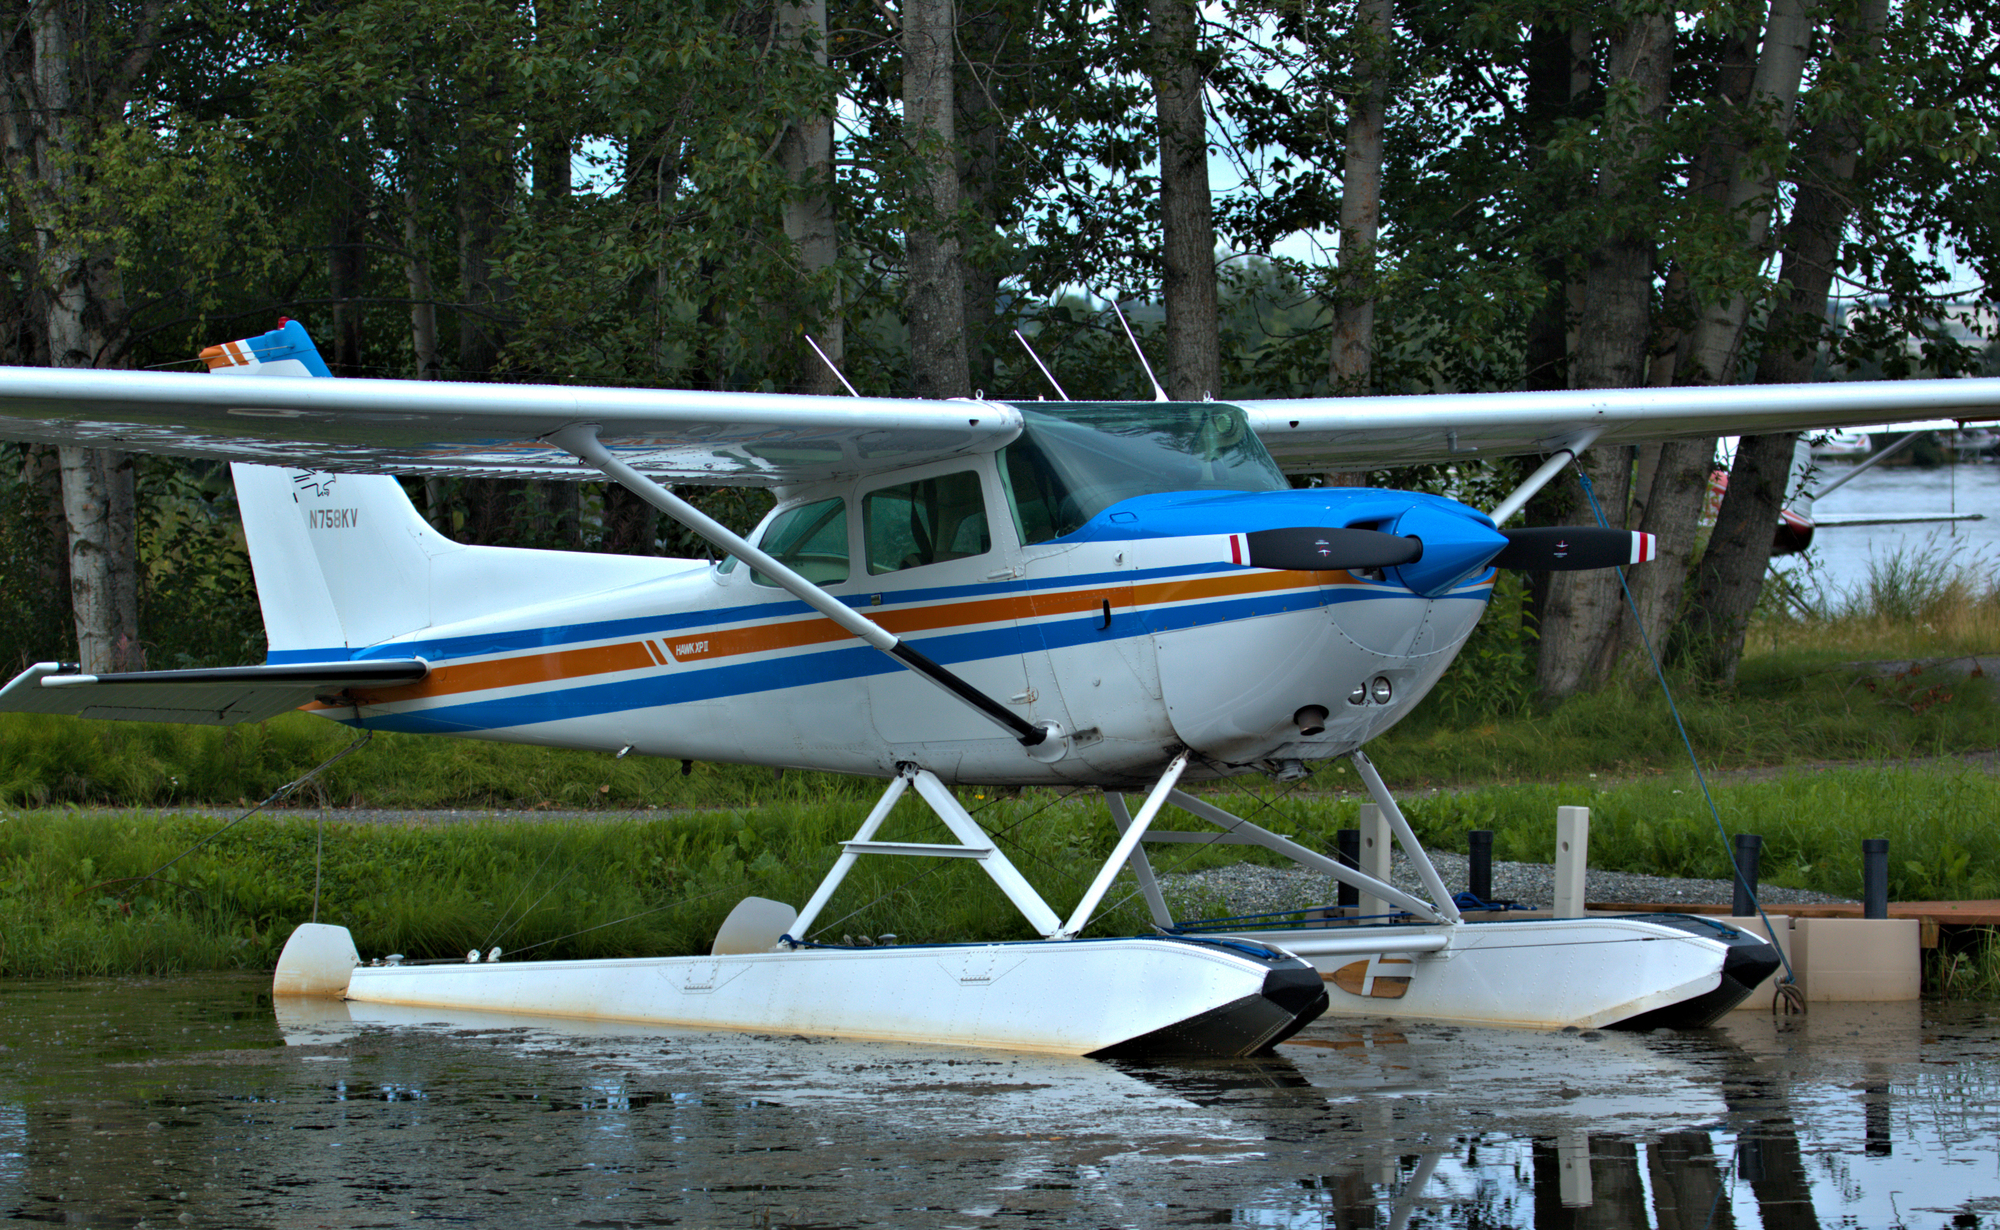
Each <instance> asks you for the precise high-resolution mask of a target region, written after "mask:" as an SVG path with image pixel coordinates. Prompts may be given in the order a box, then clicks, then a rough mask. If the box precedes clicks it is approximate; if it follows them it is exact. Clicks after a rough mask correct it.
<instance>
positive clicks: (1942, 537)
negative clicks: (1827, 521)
mask: <svg viewBox="0 0 2000 1230" xmlns="http://www.w3.org/2000/svg"><path fill="white" fill-rule="evenodd" d="M1850 468H1851V467H1849V466H1847V465H1845V464H1842V463H1838V462H1834V463H1822V477H1821V478H1820V479H1819V483H1820V485H1822V486H1823V485H1825V484H1827V483H1831V482H1834V481H1836V480H1838V479H1839V478H1840V477H1841V475H1842V474H1844V473H1846V472H1847V470H1849V469H1850ZM1919 512H1921V513H1946V512H1961V513H1968V512H1976V513H1984V514H1986V519H1985V520H1984V521H1960V522H1949V523H1945V524H1942V525H1940V524H1920V525H1867V526H1861V525H1857V526H1846V527H1843V526H1834V525H1822V526H1820V527H1819V528H1818V530H1816V531H1815V532H1814V534H1813V545H1812V549H1811V550H1810V551H1808V552H1807V553H1806V555H1805V558H1804V560H1803V561H1800V560H1799V559H1797V558H1796V557H1794V558H1793V559H1789V560H1783V561H1780V562H1779V567H1780V568H1783V569H1786V570H1795V569H1800V568H1803V569H1804V570H1805V573H1806V575H1807V577H1808V578H1810V580H1811V581H1812V582H1813V583H1814V584H1816V585H1817V586H1818V587H1819V588H1820V589H1821V590H1822V592H1828V591H1832V590H1842V591H1845V590H1852V589H1853V588H1854V587H1855V586H1857V585H1865V584H1866V583H1867V580H1868V568H1869V564H1870V562H1871V561H1875V560H1882V559H1887V558H1888V557H1890V556H1892V555H1895V554H1896V553H1898V552H1903V553H1906V554H1908V553H1915V552H1920V551H1932V552H1936V553H1937V554H1939V555H1940V556H1942V557H1945V558H1949V559H1952V560H1954V561H1956V562H1958V563H1959V564H1961V565H1964V566H1967V567H1980V568H1983V569H1984V570H1985V571H1986V572H1988V573H1989V574H1990V573H1992V572H1993V571H1995V570H1996V569H2000V465H1994V464H1979V465H1950V466H1940V467H1938V468H1937V469H1934V470H1920V469H1918V468H1916V467H1914V466H1877V467H1875V468H1874V469H1872V470H1868V471H1866V472H1865V473H1862V474H1860V475H1858V476H1857V477H1856V478H1855V479H1854V480H1853V481H1852V482H1850V483H1848V484H1847V485H1845V486H1843V487H1842V488H1841V489H1840V490H1838V491H1836V492H1834V493H1833V494H1832V495H1830V496H1827V497H1826V499H1824V500H1822V501H1819V502H1818V503H1816V504H1815V505H1814V507H1813V513H1814V515H1816V516H1818V515H1826V516H1833V515H1836V514H1838V515H1842V516H1849V515H1875V516H1880V515H1886V514H1891V513H1919Z"/></svg>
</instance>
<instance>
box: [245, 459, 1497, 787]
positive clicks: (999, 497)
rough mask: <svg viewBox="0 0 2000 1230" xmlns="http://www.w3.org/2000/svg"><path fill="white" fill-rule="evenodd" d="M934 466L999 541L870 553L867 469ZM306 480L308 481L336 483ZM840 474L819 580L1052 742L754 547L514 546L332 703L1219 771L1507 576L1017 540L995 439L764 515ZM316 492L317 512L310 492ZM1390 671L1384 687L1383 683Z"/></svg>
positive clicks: (948, 775) (990, 775) (634, 743)
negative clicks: (1314, 568) (390, 669)
mask: <svg viewBox="0 0 2000 1230" xmlns="http://www.w3.org/2000/svg"><path fill="white" fill-rule="evenodd" d="M932 471H936V472H939V473H943V472H946V471H950V472H953V473H955V474H960V475H962V474H964V473H965V472H966V471H972V472H973V473H975V474H977V476H978V478H979V480H980V484H981V490H982V492H983V499H984V500H985V502H986V505H987V507H986V509H985V522H986V525H987V526H990V527H991V528H990V532H988V533H987V535H986V537H985V539H984V540H983V541H980V542H973V543H971V544H970V545H973V546H980V547H983V548H984V549H980V550H974V551H971V552H969V553H966V554H964V555H962V556H960V557H958V558H950V559H940V560H938V561H937V562H933V563H927V564H924V565H922V566H896V565H895V564H893V563H892V564H888V565H885V564H883V563H880V562H878V561H876V560H874V559H872V558H871V557H870V554H869V551H870V543H871V538H870V535H871V532H872V533H873V534H874V535H875V538H876V539H878V540H879V539H880V538H881V537H882V536H883V531H882V529H881V528H880V527H875V526H870V525H869V524H867V523H866V522H865V520H864V512H865V511H866V510H867V509H869V508H871V507H875V505H871V504H870V503H869V501H868V497H869V495H870V494H871V492H873V491H875V490H877V489H880V488H887V487H897V486H898V485H902V486H907V485H908V484H910V483H912V482H913V481H917V482H920V481H922V480H923V479H924V478H926V477H927V476H931V473H932ZM330 490H331V491H333V492H334V494H332V495H329V496H327V497H326V498H327V499H329V500H331V501H334V502H338V501H339V500H340V499H341V498H342V497H341V496H340V495H339V494H338V487H337V486H336V487H334V488H330ZM1301 494H1304V493H1301ZM298 495H299V500H300V503H301V504H302V505H306V504H309V503H310V502H311V501H312V500H314V499H315V498H318V497H316V496H315V495H314V494H313V491H312V489H311V488H307V489H305V490H302V491H300V492H299V493H298ZM829 500H840V501H844V504H843V505H842V506H841V512H840V514H839V515H840V516H843V517H844V518H845V519H846V521H847V525H846V533H845V540H846V541H847V542H850V543H853V544H855V546H854V549H853V550H852V552H851V554H850V556H849V558H847V559H845V560H840V561H831V560H819V561H817V563H818V565H819V566H821V567H823V568H825V569H826V570H827V571H829V572H834V571H838V572H840V573H841V574H842V575H843V576H844V579H841V580H834V581H829V582H825V583H824V585H823V588H824V589H825V590H826V592H828V593H829V594H831V595H834V596H835V597H837V598H839V599H840V600H841V601H842V602H844V603H846V604H848V605H849V606H851V607H853V608H855V609H856V610H858V611H860V612H862V613H863V614H865V615H866V616H868V617H869V618H871V619H873V620H875V621H877V622H878V623H880V624H882V625H883V626H884V627H886V628H888V629H889V630H890V631H891V632H894V633H896V634H898V635H899V636H902V637H904V638H905V639H906V640H907V642H908V643H909V644H910V645H911V646H913V647H914V648H916V649H917V650H919V651H920V652H922V653H923V654H925V655H926V656H928V657H930V658H932V659H934V660H936V661H937V662H939V663H942V664H943V665H944V666H946V667H947V668H949V669H950V670H952V671H954V672H956V673H957V674H958V675H960V676H961V677H962V678H964V679H965V680H966V681H968V682H969V683H971V684H972V685H973V686H975V687H977V688H979V689H980V690H982V691H984V692H985V693H986V694H987V695H989V696H991V697H994V698H995V699H997V700H999V701H1001V702H1002V703H1004V704H1006V705H1008V706H1009V707H1010V708H1012V709H1013V710H1015V711H1017V712H1018V713H1019V714H1020V715H1021V716H1022V717H1023V718H1025V719H1027V720H1028V721H1030V722H1043V721H1052V722H1055V723H1058V724H1060V726H1061V727H1062V728H1063V730H1064V731H1065V732H1067V735H1068V745H1067V751H1066V753H1065V754H1064V755H1063V756H1062V757H1061V758H1060V759H1057V760H1055V761H1054V762H1053V763H1048V762H1046V761H1045V760H1044V759H1038V758H1035V757H1031V756H1029V755H1028V754H1027V753H1026V752H1025V751H1024V749H1023V748H1022V747H1021V745H1020V744H1019V743H1018V742H1016V740H1015V739H1014V738H1013V737H1012V736H1011V735H1009V734H1008V733H1007V732H1006V731H1004V730H1002V729H1001V728H999V727H998V726H997V725H995V724H994V723H993V722H991V721H990V720H989V719H987V718H986V717H984V716H982V715H981V714H980V713H978V712H977V711H975V710H973V709H971V708H969V707H968V706H966V705H965V704H963V703H962V702H961V701H959V700H957V699H955V698H954V697H952V696H950V695H949V694H947V693H946V692H945V691H944V690H943V689H942V688H940V687H939V686H937V685H936V684H934V683H932V682H930V681H929V680H927V679H925V678H923V677H921V676H918V675H916V674H913V673H912V672H910V671H908V670H905V669H903V667H901V666H900V665H899V664H898V663H897V662H896V661H894V660H893V659H891V658H890V657H889V656H887V655H885V654H883V653H881V652H878V651H877V650H875V649H872V648H870V647H868V646H867V645H864V644H862V643H860V642H859V641H857V640H855V639H854V638H853V637H852V636H850V635H849V634H847V633H845V632H843V631H842V630H841V629H839V628H838V627H836V626H835V625H834V624H833V623H832V622H831V621H830V620H828V619H827V618H825V617H824V616H821V615H819V614H817V613H815V612H813V611H811V610H810V609H809V608H807V607H806V606H805V605H804V604H803V603H802V602H800V601H799V600H797V599H796V598H793V597H792V596H791V595H789V594H787V593H786V592H785V591H784V590H781V589H779V588H777V587H776V586H774V585H771V584H767V583H765V582H764V581H763V579H762V578H760V577H754V576H753V575H752V573H751V570H750V569H749V568H748V567H744V566H733V565H729V564H725V565H723V566H719V567H718V566H714V565H709V564H706V563H703V562H701V561H690V560H639V559H631V560H625V561H623V562H622V563H621V565H620V566H619V574H620V575H619V576H618V577H617V580H618V581H619V583H617V584H614V585H612V586H611V587H609V588H601V589H597V590H596V591H595V592H586V593H581V594H576V589H577V587H576V586H575V585H574V584H573V583H571V582H569V581H566V580H565V579H564V577H563V576H562V575H561V574H562V572H563V571H564V567H563V562H562V561H563V560H564V558H565V557H564V556H562V555H561V554H559V553H543V552H537V553H533V554H534V555H536V556H538V557H540V558H541V559H542V560H545V561H546V563H545V564H544V565H543V567H544V568H545V569H546V574H547V586H548V588H547V590H546V591H544V592H549V593H562V592H565V591H567V592H569V593H571V594H576V596H572V597H564V598H557V599H553V600H551V601H548V602H544V603H542V604H540V605H524V601H530V602H531V601H532V600H533V598H534V596H535V595H534V594H533V593H523V592H522V590H521V585H522V584H523V581H522V579H521V578H520V577H519V576H518V572H519V570H518V569H514V570H511V571H510V572H509V573H508V575H509V576H510V580H509V581H508V583H507V585H506V586H505V590H506V592H495V593H492V594H490V595H481V594H477V593H468V592H465V589H464V588H463V587H464V586H467V585H471V586H475V587H476V586H477V584H478V581H477V577H478V576H479V575H480V572H479V570H477V569H465V570H464V573H463V575H464V577H465V578H467V579H465V580H461V581H459V582H458V583H457V584H458V585H459V586H460V588H459V589H458V591H457V592H454V593H452V594H450V595H448V597H449V602H448V603H447V602H443V601H440V602H439V603H437V604H436V605H435V607H434V609H438V610H443V609H446V608H447V607H448V608H450V609H451V610H452V611H453V613H457V612H463V611H466V610H480V609H483V610H490V611H494V612H496V613H495V614H492V615H473V616H471V617H461V618H457V619H453V620H449V621H446V622H438V623H434V624H433V625H432V626H429V627H426V628H424V629H422V630H421V631H417V632H412V633H406V634H403V635H399V636H394V637H390V638H388V639H385V640H382V641H379V642H377V643H375V644H373V645H371V646H369V647H368V648H367V649H365V650H363V651H360V652H359V653H358V654H356V655H355V656H357V657H361V658H368V657H377V656H379V657H391V658H394V657H407V656H416V657H421V658H424V659H425V660H427V661H429V662H430V663H431V667H432V670H431V675H430V677H429V678H427V679H426V680H424V681H423V682H422V683H419V684H415V685H410V686H406V687H401V688H395V689H384V690H376V691H373V692H367V693H362V694H360V695H358V696H357V697H356V698H355V699H357V700H359V701H360V702H361V703H360V705H359V707H358V709H357V708H356V707H355V706H352V705H321V706H318V707H319V708H320V709H321V711H322V712H323V713H325V715H326V716H328V717H332V718H335V719H337V720H342V721H349V722H353V721H356V720H357V719H358V720H359V721H360V722H361V723H362V724H365V725H367V726H370V727H374V728H378V729H391V730H409V731H423V732H431V733H440V734H453V735H459V736H465V737H475V738H488V739H499V740H508V741H516V742H530V743H546V744H555V745H561V746H569V747H578V748H595V749H601V750H611V751H617V750H620V749H623V748H626V747H630V748H632V749H633V750H634V751H637V752H641V753H645V754H648V755H655V756H664V757H674V758H683V759H695V760H714V761H727V762H741V763H753V764H771V765H785V766H794V767H799V768H811V769H825V770H832V771H836V772H845V773H857V774H864V775H871V776H882V777H886V776H890V775H892V774H893V773H894V772H895V767H896V765H897V764H899V763H903V762H911V763H916V764H920V765H923V766H925V767H927V768H929V769H931V770H932V771H934V772H936V773H937V774H938V775H939V776H940V777H942V778H944V779H945V780H946V781H960V782H977V783H988V784H1034V783H1061V782H1069V783H1083V784H1096V785H1124V784H1129V783H1132V782H1137V781H1143V780H1150V779H1151V778H1153V777H1155V776H1157V774H1158V772H1159V770H1160V768H1161V766H1162V765H1163V764H1164V763H1165V762H1166V761H1167V760H1168V759H1169V758H1170V757H1171V756H1172V755H1173V752H1174V749H1176V748H1177V747H1178V746H1180V745H1185V746H1187V747H1189V748H1192V749H1193V750H1194V751H1195V753H1196V754H1197V757H1198V760H1197V763H1196V765H1195V766H1193V768H1192V769H1191V773H1192V774H1193V775H1195V776H1218V775H1225V774H1228V773H1232V772H1241V771H1248V770H1250V769H1252V768H1256V767H1261V766H1263V765H1264V764H1265V762H1276V761H1281V760H1286V759H1298V760H1313V759H1321V758H1325V757H1328V756H1335V755H1340V754H1343V753H1345V752H1348V751H1351V750H1352V749H1354V748H1356V747H1358V746H1360V745H1361V744H1363V743H1364V742H1366V741H1367V740H1368V739H1369V738H1371V737H1373V736H1374V735H1376V734H1378V733H1380V732H1381V731H1382V730H1384V729H1386V728H1387V727H1388V726H1390V725H1392V724H1393V723H1394V722H1395V721H1396V720H1398V719H1399V718H1400V717H1402V715H1403V714H1405V713H1406V712H1408V711H1409V709H1410V708H1411V707H1412V706H1414V705H1415V704H1416V703H1417V702H1418V701H1419V700H1421V699H1422V697H1423V696H1424V694H1425V693H1426V692H1428V691H1429V689H1430V688H1431V686H1432V685H1433V684H1434V683H1436V681H1437V679H1438V676H1439V675H1440V674H1441V673H1442V672H1443V670H1444V668H1445V667H1446V666H1447V665H1448V664H1449V663H1450V661H1451V659H1452V657H1453V656H1454V654H1455V653H1456V652H1457V650H1458V648H1459V647H1460V645H1461V644H1462V643H1463V641H1464V639H1465V637H1466V635H1467V634H1468V633H1469V632H1470V630H1471V628H1472V626H1473V624H1474V623H1475V622H1476V621H1477V619H1478V617H1479V615H1480V613H1481V612H1482V611H1483V609H1484V607H1485V602H1486V598H1487V597H1488V595H1489V594H1490V592H1491V585H1492V582H1491V573H1485V574H1482V575H1478V576H1475V577H1473V578H1472V579H1470V580H1468V581H1466V582H1464V583H1461V584H1459V585H1457V586H1455V587H1454V588H1453V589H1451V590H1450V591H1449V592H1447V593H1445V594H1443V595H1441V596H1439V597H1436V598H1424V597H1420V596H1418V595H1417V594H1414V593H1412V592H1411V591H1410V590H1408V589H1406V588H1404V587H1402V586H1401V585H1399V584H1396V583H1395V582H1394V581H1392V580H1376V579H1366V578H1364V577H1361V576H1356V575H1352V574H1350V573H1348V572H1340V571H1336V572H1289V571H1277V570H1270V569H1259V568H1250V567H1246V566H1241V565H1236V564H1230V563H1217V562H1214V557H1213V552H1212V550H1208V551H1206V552H1205V550H1204V545H1203V544H1202V543H1201V542H1200V541H1199V540H1190V539H1185V538H1139V539H1120V538H1117V537H1114V536H1109V534H1107V533H1105V532H1104V531H1103V530H1102V529H1100V530H1099V532H1098V534H1097V535H1096V536H1088V535H1086V536H1082V537H1083V539H1084V540H1082V541H1075V540H1058V541H1050V542H1042V543H1035V544H1029V545H1025V546H1024V545H1023V544H1022V543H1021V541H1020V539H1021V534H1020V532H1019V530H1018V528H1017V526H1018V522H1017V519H1016V517H1015V516H1014V515H1013V513H1012V511H1011V510H1010V507H1009V503H1008V499H1007V496H1006V493H1005V491H1004V490H1003V488H1002V487H1001V485H1000V483H999V481H998V476H997V474H996V473H995V463H994V459H993V458H992V457H991V456H982V457H978V458H974V459H969V460H957V461H952V462H946V463H939V464H936V465H933V466H927V467H918V468H915V469H912V470H907V471H902V472H898V473H895V474H892V475H886V476H880V477H877V478H874V479H869V480H863V481H862V482H860V483H858V484H839V485H822V486H817V487H812V488H805V489H799V490H794V491H787V492H785V493H783V498H782V499H781V502H780V504H779V507H778V509H777V510H775V511H774V512H773V514H772V516H771V517H770V518H767V519H766V522H765V527H766V529H765V530H760V533H764V532H767V531H768V527H770V526H771V525H772V524H773V523H774V522H775V521H777V520H778V519H779V518H780V517H782V516H783V515H784V514H785V513H786V512H787V510H792V509H798V508H801V507H806V506H812V505H815V504H822V503H824V502H826V501H829ZM302 511H303V512H304V513H305V516H306V518H307V521H308V522H309V523H310V521H311V517H312V509H311V508H309V507H307V508H303V509H302ZM1111 522H1112V524H1111V526H1110V534H1115V532H1116V524H1115V523H1116V517H1115V516H1114V517H1112V518H1111ZM755 537H756V536H753V541H754V540H755ZM1072 537H1073V538H1074V537H1076V536H1072ZM1211 545H1212V544H1211ZM767 549H768V548H767ZM473 550H478V549H473ZM576 558H577V559H578V561H579V564H581V563H582V562H583V561H584V560H586V559H589V558H590V557H576ZM808 562H813V561H808ZM836 565H837V567H836ZM884 567H886V568H887V569H888V570H886V571H877V569H880V568H884ZM647 574H650V579H640V578H641V577H643V576H646V575H647ZM263 579H264V578H263V577H262V576H261V574H260V583H261V582H262V581H263ZM814 579H820V578H817V577H816V578H814ZM529 583H530V584H532V582H529ZM314 652H316V651H315V650H311V649H305V650H295V651H293V653H294V654H295V655H298V656H309V655H311V654H313V653H314ZM337 652H339V653H340V654H341V656H346V655H347V654H348V653H352V652H354V651H352V650H339V651H337ZM273 660H279V655H277V654H275V653H274V655H273ZM1378 680H1379V681H1385V683H1386V687H1387V690H1388V692H1389V696H1390V699H1389V700H1387V701H1386V702H1383V701H1378V700H1377V699H1375V696H1376V695H1378V694H1379V691H1380V688H1381V687H1382V686H1383V685H1382V684H1378V683H1377V681H1378ZM1357 694H1359V695H1360V697H1361V699H1359V700H1358V701H1357V700H1355V699H1353V698H1354V697H1356V695H1357ZM1314 706H1317V707H1318V708H1320V709H1323V710H1325V712H1326V714H1327V717H1326V718H1325V719H1324V720H1323V725H1324V729H1323V730H1321V731H1319V732H1318V733H1313V734H1306V733H1302V731H1301V729H1300V723H1299V722H1298V720H1297V716H1298V715H1299V713H1300V711H1301V710H1306V709H1309V708H1311V707H1314Z"/></svg>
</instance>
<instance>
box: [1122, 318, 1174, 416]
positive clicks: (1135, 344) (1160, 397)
mask: <svg viewBox="0 0 2000 1230" xmlns="http://www.w3.org/2000/svg"><path fill="white" fill-rule="evenodd" d="M1111 310H1112V311H1114V312H1116V313H1118V323H1119V324H1121V325H1124V326H1125V340H1126V341H1128V342H1130V343H1132V353H1133V354H1136V355H1138V356H1139V366H1140V367H1143V368H1145V369H1146V379H1147V380H1148V381H1149V382H1151V384H1152V386H1153V400H1154V401H1172V400H1173V398H1171V397H1168V396H1167V391H1166V390H1165V389H1163V388H1161V387H1160V378H1159V377H1158V376H1155V375H1154V374H1153V365H1152V364H1151V363H1148V362H1146V352H1145V351H1144V350H1141V349H1140V348H1139V339H1138V338H1136V337H1134V336H1132V322H1131V321H1128V320H1126V319H1125V309H1123V308H1121V307H1119V306H1118V300H1116V299H1113V300H1112V301H1111Z"/></svg>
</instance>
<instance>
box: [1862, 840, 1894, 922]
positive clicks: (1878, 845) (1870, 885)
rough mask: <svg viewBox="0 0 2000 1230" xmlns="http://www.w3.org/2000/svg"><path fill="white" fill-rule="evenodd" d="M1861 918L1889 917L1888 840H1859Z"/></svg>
mask: <svg viewBox="0 0 2000 1230" xmlns="http://www.w3.org/2000/svg"><path fill="white" fill-rule="evenodd" d="M1861 917H1863V918H1887V917H1889V839H1888V838H1886V837H1864V838H1862V839H1861Z"/></svg>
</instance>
